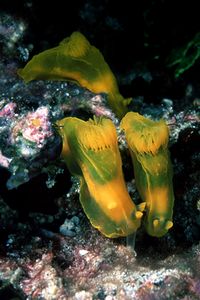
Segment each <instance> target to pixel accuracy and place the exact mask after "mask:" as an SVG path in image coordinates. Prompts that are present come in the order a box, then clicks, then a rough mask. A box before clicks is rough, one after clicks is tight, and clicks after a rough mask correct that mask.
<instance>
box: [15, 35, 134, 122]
mask: <svg viewBox="0 0 200 300" xmlns="http://www.w3.org/2000/svg"><path fill="white" fill-rule="evenodd" d="M18 74H19V75H20V76H21V77H22V78H23V79H24V81H25V82H29V81H31V80H38V79H49V80H70V81H74V82H76V83H78V84H79V85H81V86H82V87H85V88H87V89H89V90H90V91H92V92H94V93H106V94H107V97H108V102H109V105H110V106H111V107H112V109H113V110H114V112H115V113H116V114H117V116H118V117H120V118H121V117H122V116H123V115H124V114H125V113H126V112H127V104H128V103H129V100H128V99H124V98H123V96H122V95H121V94H120V92H119V88H118V84H117V80H116V78H115V76H114V74H113V73H112V71H111V69H110V67H109V66H108V64H107V63H106V61H105V60H104V57H103V55H102V54H101V52H100V51H99V50H98V49H97V48H96V47H94V46H92V45H91V44H90V43H89V41H88V40H87V39H86V38H85V36H84V35H83V34H81V33H80V32H74V33H72V35H71V36H70V37H68V38H65V39H64V40H63V41H62V42H61V43H60V44H59V45H58V46H57V47H54V48H52V49H49V50H46V51H43V52H42V53H39V54H38V55H35V56H33V58H32V59H31V60H30V61H29V62H28V63H27V64H26V66H25V67H24V68H23V69H21V70H19V71H18Z"/></svg>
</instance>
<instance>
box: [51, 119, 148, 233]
mask: <svg viewBox="0 0 200 300" xmlns="http://www.w3.org/2000/svg"><path fill="white" fill-rule="evenodd" d="M57 126H58V130H59V133H60V135H61V137H62V139H63V151H62V157H63V158H64V160H65V162H66V164H67V166H68V168H69V170H70V171H71V173H72V174H74V175H77V176H79V177H80V181H81V189H80V202H81V204H82V206H83V209H84V211H85V213H86V215H87V217H88V218H89V220H90V222H91V224H92V225H93V226H94V227H95V228H97V229H98V230H99V231H100V232H101V233H103V234H104V235H105V236H107V237H112V238H114V237H119V236H127V235H130V234H132V233H134V232H136V230H137V228H138V227H139V226H140V222H141V217H142V215H143V214H142V212H141V211H142V210H143V209H144V206H142V205H141V207H140V210H138V208H136V206H135V204H134V203H133V201H132V199H131V198H130V196H129V194H128V191H127V188H126V184H125V181H124V177H123V173H122V162H121V157H120V153H119V149H118V144H117V135H116V130H115V127H114V124H113V123H112V121H111V120H109V119H106V118H100V119H97V118H94V120H89V121H87V122H85V121H82V120H80V119H78V118H71V117H69V118H65V119H63V120H61V121H58V122H57Z"/></svg>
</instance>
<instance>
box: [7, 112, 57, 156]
mask: <svg viewBox="0 0 200 300" xmlns="http://www.w3.org/2000/svg"><path fill="white" fill-rule="evenodd" d="M52 135H53V131H52V126H51V122H50V121H49V109H48V108H47V107H46V106H41V107H39V108H38V109H36V111H34V112H28V113H27V114H26V115H25V116H24V117H23V118H22V119H21V120H20V121H19V122H18V123H17V124H16V125H15V126H14V127H13V129H12V134H11V140H12V144H14V143H15V142H16V141H17V140H18V139H19V137H20V136H22V137H23V138H24V139H25V140H27V141H29V142H32V143H35V144H36V145H37V147H38V148H42V147H43V146H44V145H45V144H46V141H47V139H48V138H49V137H51V136H52ZM25 153H26V152H25ZM22 154H23V149H22Z"/></svg>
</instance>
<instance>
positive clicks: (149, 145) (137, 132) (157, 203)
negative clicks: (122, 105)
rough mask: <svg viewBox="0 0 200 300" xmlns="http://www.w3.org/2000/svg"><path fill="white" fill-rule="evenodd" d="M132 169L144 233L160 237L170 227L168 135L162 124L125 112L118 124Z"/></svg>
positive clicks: (171, 207)
mask: <svg viewBox="0 0 200 300" xmlns="http://www.w3.org/2000/svg"><path fill="white" fill-rule="evenodd" d="M121 128H122V129H123V130H124V131H125V135H126V140H127V143H128V146H129V149H130V153H131V157H132V160H133V165H134V173H135V181H136V186H137V189H138V191H139V194H140V196H141V198H142V200H143V201H145V202H146V216H145V220H144V224H145V227H146V230H147V232H148V233H149V234H150V235H152V236H156V237H161V236H163V235H164V234H166V233H167V231H168V230H169V229H170V228H171V227H172V226H173V222H172V215H173V205H174V194H173V185H172V166H171V161H170V156H169V151H168V139H169V133H168V128H167V125H166V124H165V122H164V121H163V120H160V121H158V122H154V121H152V120H150V119H147V118H145V117H143V116H141V115H139V114H138V113H134V112H129V113H127V114H126V116H125V117H124V118H123V119H122V121H121Z"/></svg>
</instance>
